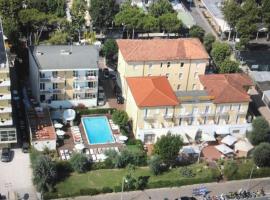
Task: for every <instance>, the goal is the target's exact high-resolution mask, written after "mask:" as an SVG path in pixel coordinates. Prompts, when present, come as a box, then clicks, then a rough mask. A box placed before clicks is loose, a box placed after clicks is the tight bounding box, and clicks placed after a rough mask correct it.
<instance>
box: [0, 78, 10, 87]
mask: <svg viewBox="0 0 270 200" xmlns="http://www.w3.org/2000/svg"><path fill="white" fill-rule="evenodd" d="M9 86H10V80H6V81H0V87H9Z"/></svg>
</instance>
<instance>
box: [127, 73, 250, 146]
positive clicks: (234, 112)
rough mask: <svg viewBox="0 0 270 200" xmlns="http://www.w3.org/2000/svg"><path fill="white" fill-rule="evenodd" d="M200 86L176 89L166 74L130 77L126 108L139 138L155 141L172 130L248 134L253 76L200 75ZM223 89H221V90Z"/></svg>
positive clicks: (148, 141) (149, 141)
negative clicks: (251, 78) (250, 77)
mask: <svg viewBox="0 0 270 200" xmlns="http://www.w3.org/2000/svg"><path fill="white" fill-rule="evenodd" d="M199 81H200V89H198V90H193V91H173V90H172V87H171V86H170V84H169V82H168V81H167V79H166V77H164V76H163V77H162V76H161V77H160V76H159V77H131V78H127V84H128V91H127V100H126V111H127V113H128V115H129V116H130V118H131V120H132V122H133V131H134V133H135V136H136V138H138V139H141V140H142V141H143V142H145V143H155V141H156V139H157V138H158V137H160V136H161V135H164V134H167V133H168V132H169V131H170V132H173V133H176V134H180V133H191V134H193V135H194V134H195V133H196V132H198V131H202V132H206V133H211V134H214V133H220V134H226V133H227V134H229V133H231V134H245V133H246V131H247V130H249V129H250V128H251V125H250V124H249V123H247V121H246V116H247V111H248V105H249V101H250V98H249V95H248V93H247V91H248V88H249V87H250V86H251V85H252V82H251V81H250V79H248V78H247V77H246V76H245V75H242V74H226V75H201V76H200V77H199ZM219 91H220V92H219Z"/></svg>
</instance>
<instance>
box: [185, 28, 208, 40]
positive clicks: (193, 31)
mask: <svg viewBox="0 0 270 200" xmlns="http://www.w3.org/2000/svg"><path fill="white" fill-rule="evenodd" d="M204 34H205V31H204V30H203V29H202V28H201V27H200V26H198V25H194V26H192V27H191V28H190V29H189V36H190V37H194V38H199V39H200V41H203V37H204Z"/></svg>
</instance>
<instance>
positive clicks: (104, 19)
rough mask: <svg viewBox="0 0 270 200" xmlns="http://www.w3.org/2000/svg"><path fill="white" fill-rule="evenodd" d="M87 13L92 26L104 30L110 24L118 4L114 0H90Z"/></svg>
mask: <svg viewBox="0 0 270 200" xmlns="http://www.w3.org/2000/svg"><path fill="white" fill-rule="evenodd" d="M90 4H91V6H90V8H89V13H90V15H91V19H92V22H93V25H94V27H96V28H98V29H101V30H103V31H104V30H106V28H108V27H110V26H112V23H113V19H114V16H115V14H116V13H117V12H118V10H119V6H118V5H117V4H116V3H115V0H91V2H90Z"/></svg>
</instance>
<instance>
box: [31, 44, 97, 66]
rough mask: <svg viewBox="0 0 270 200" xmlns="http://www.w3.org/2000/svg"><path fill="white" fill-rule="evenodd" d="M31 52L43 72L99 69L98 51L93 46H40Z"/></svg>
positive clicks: (33, 48) (34, 47)
mask: <svg viewBox="0 0 270 200" xmlns="http://www.w3.org/2000/svg"><path fill="white" fill-rule="evenodd" d="M31 52H32V54H33V57H34V59H35V61H36V63H37V65H38V67H39V68H40V69H41V70H46V69H48V70H54V69H70V70H72V69H76V68H78V69H84V68H85V69H90V68H98V49H97V48H96V47H95V46H93V45H92V46H90V45H80V46H70V45H39V46H33V47H31Z"/></svg>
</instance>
